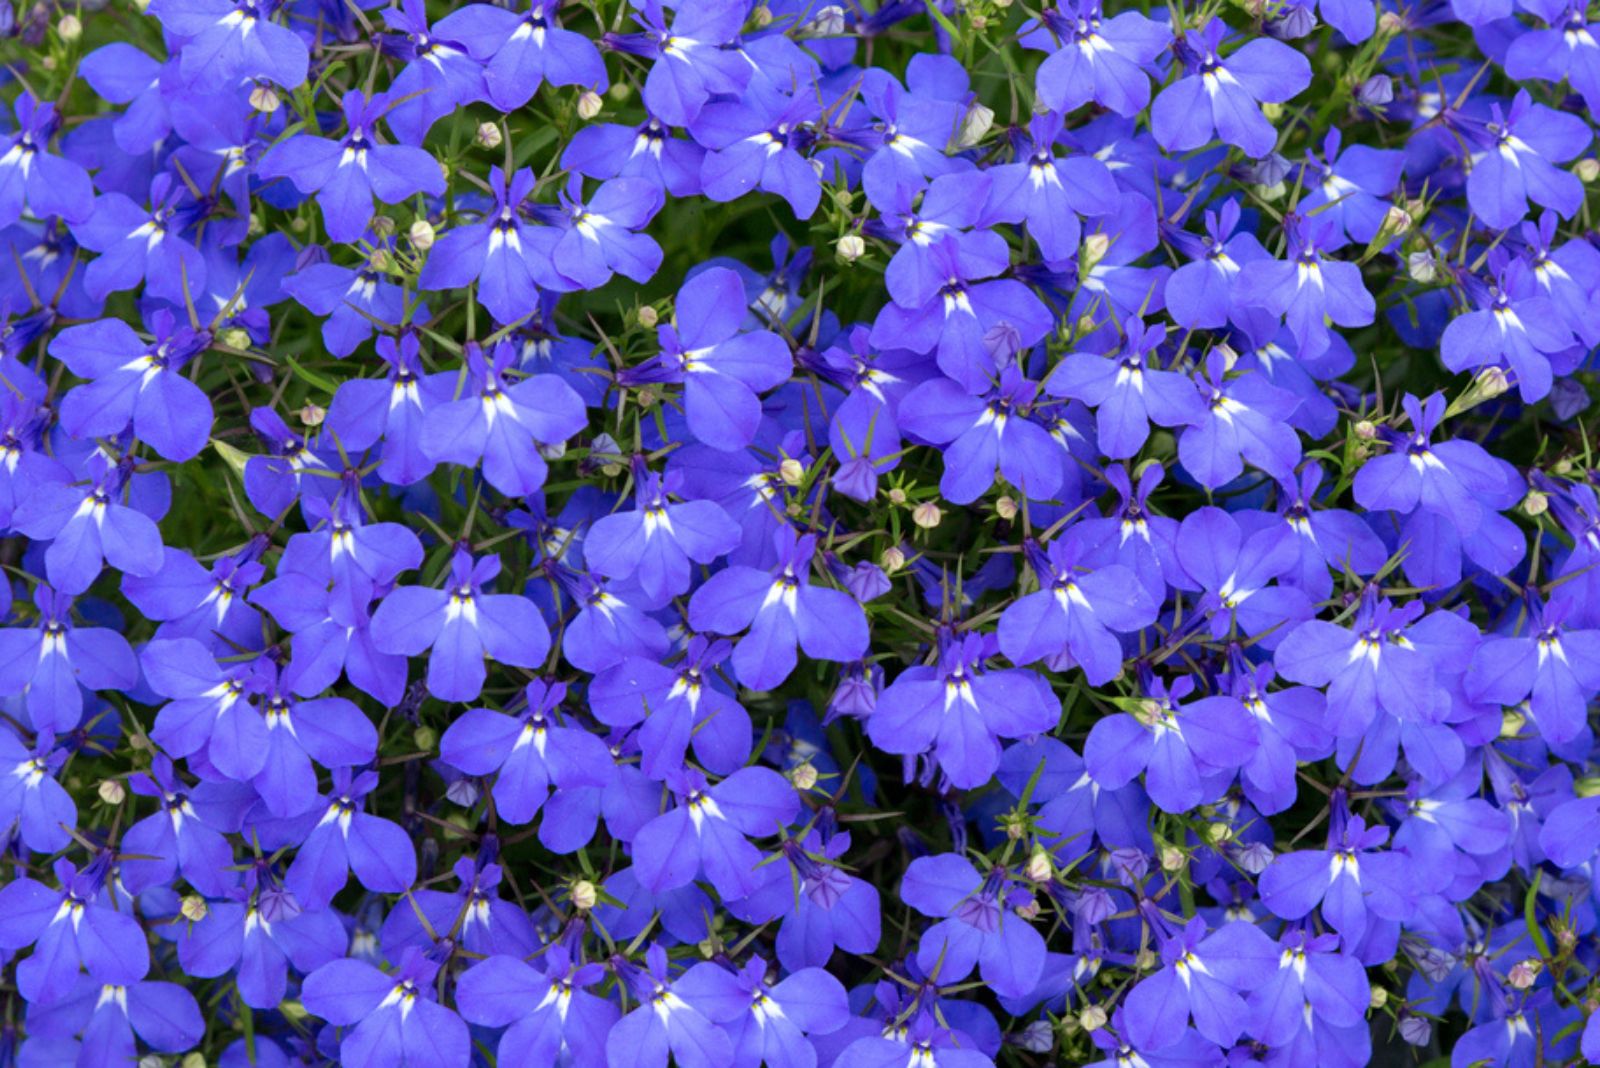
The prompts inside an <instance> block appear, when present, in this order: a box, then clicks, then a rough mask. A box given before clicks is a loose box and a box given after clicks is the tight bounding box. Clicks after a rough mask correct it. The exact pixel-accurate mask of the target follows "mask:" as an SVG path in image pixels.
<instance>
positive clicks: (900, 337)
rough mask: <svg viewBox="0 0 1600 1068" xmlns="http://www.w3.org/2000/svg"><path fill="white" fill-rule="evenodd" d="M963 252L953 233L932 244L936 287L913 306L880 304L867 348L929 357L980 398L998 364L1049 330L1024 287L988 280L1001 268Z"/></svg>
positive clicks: (1039, 304) (1013, 282) (1038, 303)
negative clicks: (937, 280) (870, 342)
mask: <svg viewBox="0 0 1600 1068" xmlns="http://www.w3.org/2000/svg"><path fill="white" fill-rule="evenodd" d="M963 250H964V246H963V243H962V241H961V240H960V239H958V238H957V237H956V235H954V234H943V235H940V236H939V237H938V238H937V240H935V241H934V244H933V247H932V248H931V249H930V250H929V255H930V256H931V258H932V264H933V272H934V273H933V276H934V277H937V278H938V279H939V280H940V285H939V289H938V290H937V291H936V292H934V293H931V294H928V295H927V296H926V298H925V299H924V300H923V301H922V302H920V303H918V304H916V305H914V306H908V305H903V304H899V303H895V302H890V303H888V304H885V305H884V306H883V308H882V310H880V311H879V312H878V316H877V318H876V319H875V320H874V321H873V324H872V343H873V344H874V345H877V346H879V347H881V348H885V349H889V348H902V349H907V350H909V351H911V352H915V353H918V354H921V353H926V352H932V353H934V354H935V359H936V360H937V361H938V364H939V370H941V371H943V372H944V374H945V375H946V376H948V377H950V378H953V379H955V380H956V381H957V382H959V383H961V385H962V387H963V388H965V389H966V390H967V391H968V392H971V393H981V392H983V391H984V390H985V389H987V388H988V387H989V384H990V380H991V378H993V377H994V375H995V373H996V371H997V370H998V369H999V367H1000V366H1001V365H1003V364H1004V363H1006V362H1009V361H1010V359H1011V358H1012V357H1013V356H1015V355H1016V354H1017V353H1019V352H1022V351H1025V350H1027V349H1029V348H1031V347H1032V346H1034V345H1036V344H1038V342H1039V341H1040V340H1041V339H1043V337H1044V336H1045V334H1047V333H1049V331H1050V329H1051V324H1052V320H1051V317H1050V312H1049V309H1048V308H1046V307H1045V305H1044V303H1043V302H1042V301H1040V300H1039V298H1038V297H1037V296H1035V295H1034V293H1033V291H1032V290H1031V289H1029V288H1028V287H1027V286H1025V285H1023V284H1022V283H1021V282H1019V281H1017V280H1016V279H1015V278H995V277H994V275H996V274H998V273H1000V271H1001V270H1003V269H1004V264H1002V263H999V262H995V261H990V260H988V259H987V258H985V259H983V260H980V261H975V260H974V259H973V258H970V257H969V256H967V255H964V251H963Z"/></svg>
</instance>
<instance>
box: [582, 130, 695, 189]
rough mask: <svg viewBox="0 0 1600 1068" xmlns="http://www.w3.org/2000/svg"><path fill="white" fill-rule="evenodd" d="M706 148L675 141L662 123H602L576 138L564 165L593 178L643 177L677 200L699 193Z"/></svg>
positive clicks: (681, 139)
mask: <svg viewBox="0 0 1600 1068" xmlns="http://www.w3.org/2000/svg"><path fill="white" fill-rule="evenodd" d="M705 154H706V150H705V149H704V148H702V147H700V146H699V145H697V144H695V142H693V141H691V140H689V139H688V138H686V137H673V136H672V132H671V130H669V129H668V128H667V125H666V124H665V123H663V122H662V121H661V120H660V119H658V118H656V117H654V116H650V117H648V118H646V119H645V121H644V122H642V123H640V124H638V125H637V126H634V125H623V124H620V123H613V122H603V123H597V124H593V125H589V126H585V127H584V128H583V129H581V130H579V131H578V132H577V133H575V134H573V135H572V140H571V141H569V142H567V147H566V149H565V150H564V151H563V152H562V153H561V166H563V167H565V168H566V169H567V170H570V171H572V172H574V173H576V174H581V175H584V176H586V177H589V178H601V179H605V178H642V179H644V180H645V181H647V182H650V183H651V184H653V185H655V186H657V187H659V188H661V189H663V190H665V191H666V192H668V193H671V194H672V195H673V196H675V197H690V196H695V195H696V194H698V193H699V192H700V165H701V161H702V160H704V158H705Z"/></svg>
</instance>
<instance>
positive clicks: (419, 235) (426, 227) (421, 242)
mask: <svg viewBox="0 0 1600 1068" xmlns="http://www.w3.org/2000/svg"><path fill="white" fill-rule="evenodd" d="M434 236H435V235H434V232H433V224H432V223H431V222H429V221H428V220H427V219H418V220H417V221H416V222H414V223H412V224H411V229H410V230H407V231H406V239H407V240H409V241H410V242H411V247H412V248H414V249H416V250H417V251H418V252H426V251H428V250H429V249H430V248H432V247H433V239H434Z"/></svg>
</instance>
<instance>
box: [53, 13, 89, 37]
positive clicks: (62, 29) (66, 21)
mask: <svg viewBox="0 0 1600 1068" xmlns="http://www.w3.org/2000/svg"><path fill="white" fill-rule="evenodd" d="M56 35H57V36H58V37H60V38H61V39H62V40H63V41H76V40H77V39H78V38H80V37H82V36H83V23H82V22H80V21H79V20H78V16H76V15H70V14H69V15H62V16H61V21H60V22H58V23H56Z"/></svg>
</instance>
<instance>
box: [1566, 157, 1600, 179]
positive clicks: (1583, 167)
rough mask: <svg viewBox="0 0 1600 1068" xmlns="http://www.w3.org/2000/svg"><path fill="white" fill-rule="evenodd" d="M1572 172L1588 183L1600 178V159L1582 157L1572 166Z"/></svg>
mask: <svg viewBox="0 0 1600 1068" xmlns="http://www.w3.org/2000/svg"><path fill="white" fill-rule="evenodd" d="M1572 173H1573V174H1576V175H1577V176H1578V181H1580V182H1582V183H1584V184H1585V185H1588V184H1589V183H1590V182H1592V181H1594V180H1595V179H1596V178H1600V159H1595V158H1594V157H1593V156H1588V157H1586V158H1584V159H1580V160H1579V161H1578V162H1577V163H1576V164H1574V165H1573V167H1572Z"/></svg>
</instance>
